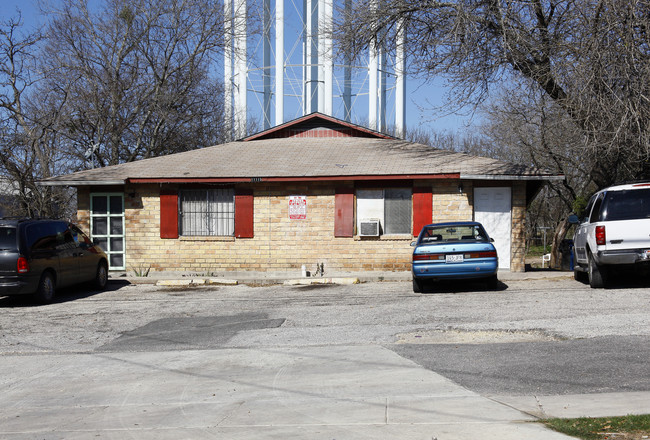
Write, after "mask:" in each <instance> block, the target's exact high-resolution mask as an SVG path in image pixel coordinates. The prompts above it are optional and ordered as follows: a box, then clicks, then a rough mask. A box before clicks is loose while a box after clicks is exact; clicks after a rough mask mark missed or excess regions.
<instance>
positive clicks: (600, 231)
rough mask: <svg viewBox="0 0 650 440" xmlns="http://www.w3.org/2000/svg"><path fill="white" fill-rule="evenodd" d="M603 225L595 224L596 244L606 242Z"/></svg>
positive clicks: (599, 244)
mask: <svg viewBox="0 0 650 440" xmlns="http://www.w3.org/2000/svg"><path fill="white" fill-rule="evenodd" d="M606 241H607V240H606V237H605V226H596V244H597V245H598V246H601V245H604V244H605V243H606Z"/></svg>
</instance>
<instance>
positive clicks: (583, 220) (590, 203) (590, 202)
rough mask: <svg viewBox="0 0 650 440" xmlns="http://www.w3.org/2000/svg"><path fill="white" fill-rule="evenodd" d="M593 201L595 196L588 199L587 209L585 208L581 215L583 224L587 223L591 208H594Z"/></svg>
mask: <svg viewBox="0 0 650 440" xmlns="http://www.w3.org/2000/svg"><path fill="white" fill-rule="evenodd" d="M595 201H596V196H592V197H591V198H590V199H589V203H587V207H586V208H585V212H583V213H582V220H581V223H585V222H587V221H589V214H590V213H591V208H592V207H593V206H594V202H595Z"/></svg>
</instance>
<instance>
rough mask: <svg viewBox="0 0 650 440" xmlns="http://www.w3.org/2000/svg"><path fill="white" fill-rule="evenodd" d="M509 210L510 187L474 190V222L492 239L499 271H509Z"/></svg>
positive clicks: (510, 229) (510, 204) (510, 215)
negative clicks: (481, 225) (481, 226)
mask: <svg viewBox="0 0 650 440" xmlns="http://www.w3.org/2000/svg"><path fill="white" fill-rule="evenodd" d="M511 208H512V202H511V189H510V187H498V188H474V220H475V221H477V222H479V223H481V224H483V227H485V230H486V231H487V233H488V235H489V236H490V237H492V238H493V239H494V246H495V247H496V248H497V254H498V255H499V269H510V244H511V233H512V210H511Z"/></svg>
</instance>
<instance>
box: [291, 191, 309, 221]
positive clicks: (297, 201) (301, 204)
mask: <svg viewBox="0 0 650 440" xmlns="http://www.w3.org/2000/svg"><path fill="white" fill-rule="evenodd" d="M289 218H290V219H291V220H304V219H306V218H307V196H289Z"/></svg>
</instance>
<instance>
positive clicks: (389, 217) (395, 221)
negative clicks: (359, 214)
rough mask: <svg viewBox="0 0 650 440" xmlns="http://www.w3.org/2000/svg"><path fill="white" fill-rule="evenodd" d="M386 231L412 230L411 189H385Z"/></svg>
mask: <svg viewBox="0 0 650 440" xmlns="http://www.w3.org/2000/svg"><path fill="white" fill-rule="evenodd" d="M384 224H385V226H384V232H385V233H386V234H408V233H410V232H411V226H412V225H411V189H410V188H391V189H386V190H384Z"/></svg>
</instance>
